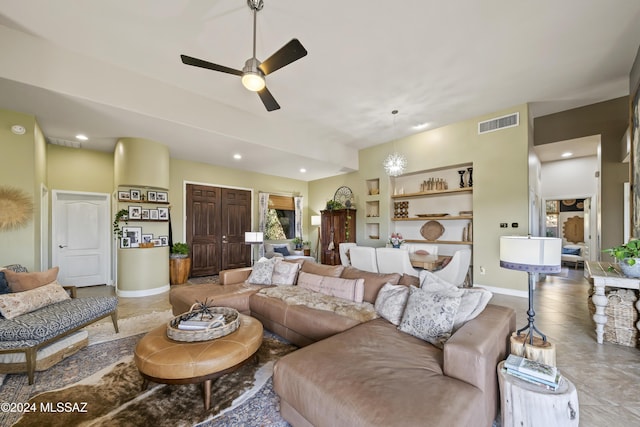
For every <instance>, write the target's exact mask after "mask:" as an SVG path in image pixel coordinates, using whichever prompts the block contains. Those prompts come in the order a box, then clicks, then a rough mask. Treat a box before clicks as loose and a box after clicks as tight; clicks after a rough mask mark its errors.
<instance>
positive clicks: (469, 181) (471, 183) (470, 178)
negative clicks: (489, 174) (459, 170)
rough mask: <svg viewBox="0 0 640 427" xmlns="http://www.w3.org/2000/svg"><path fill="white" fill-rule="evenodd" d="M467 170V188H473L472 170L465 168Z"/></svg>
mask: <svg viewBox="0 0 640 427" xmlns="http://www.w3.org/2000/svg"><path fill="white" fill-rule="evenodd" d="M467 170H468V171H469V180H468V186H469V187H473V168H467Z"/></svg>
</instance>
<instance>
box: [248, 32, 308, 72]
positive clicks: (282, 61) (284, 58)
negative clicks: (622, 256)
mask: <svg viewBox="0 0 640 427" xmlns="http://www.w3.org/2000/svg"><path fill="white" fill-rule="evenodd" d="M306 55H307V50H306V49H305V48H304V46H302V43H300V41H298V39H292V40H291V41H290V42H289V43H287V44H285V45H284V46H282V47H281V48H280V50H278V51H277V52H276V53H274V54H273V55H271V56H270V57H269V58H267V59H266V60H265V61H264V62H263V63H262V64H260V66H259V67H258V68H260V70H262V72H263V73H264V75H265V76H266V75H267V74H271V73H273V72H274V71H277V70H279V69H280V68H282V67H284V66H285V65H289V64H291V63H292V62H294V61H297V60H298V59H300V58H302V57H304V56H306Z"/></svg>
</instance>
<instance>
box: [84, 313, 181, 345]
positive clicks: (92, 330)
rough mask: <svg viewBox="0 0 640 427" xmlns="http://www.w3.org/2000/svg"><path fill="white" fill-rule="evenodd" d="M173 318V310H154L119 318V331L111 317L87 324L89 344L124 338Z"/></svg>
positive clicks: (148, 329)
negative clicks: (114, 326)
mask: <svg viewBox="0 0 640 427" xmlns="http://www.w3.org/2000/svg"><path fill="white" fill-rule="evenodd" d="M172 318H173V313H172V312H171V310H166V311H154V312H152V313H147V314H141V315H139V316H135V317H128V318H125V319H118V331H119V332H118V333H117V334H116V331H115V329H114V328H113V322H112V321H111V317H107V318H106V319H103V320H101V321H100V322H97V323H94V324H92V325H89V326H87V327H86V328H85V329H86V331H87V332H88V334H89V337H88V338H89V345H94V344H99V343H102V342H107V341H111V340H115V339H122V338H126V337H130V336H133V335H138V334H141V333H143V332H149V331H150V330H151V329H153V328H155V327H157V326H158V325H161V324H163V323H166V322H168V321H169V320H171V319H172Z"/></svg>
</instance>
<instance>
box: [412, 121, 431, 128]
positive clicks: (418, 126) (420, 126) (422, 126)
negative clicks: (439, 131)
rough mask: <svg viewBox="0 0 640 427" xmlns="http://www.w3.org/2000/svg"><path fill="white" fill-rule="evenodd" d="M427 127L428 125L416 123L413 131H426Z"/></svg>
mask: <svg viewBox="0 0 640 427" xmlns="http://www.w3.org/2000/svg"><path fill="white" fill-rule="evenodd" d="M428 127H429V123H426V122H425V123H418V124H417V125H414V126H413V128H414V129H415V130H422V129H426V128H428Z"/></svg>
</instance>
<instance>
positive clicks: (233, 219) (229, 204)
mask: <svg viewBox="0 0 640 427" xmlns="http://www.w3.org/2000/svg"><path fill="white" fill-rule="evenodd" d="M221 213H222V262H221V265H222V270H227V269H230V268H239V267H246V266H247V265H249V263H250V260H251V246H250V245H247V244H246V243H244V233H245V231H250V230H251V192H249V191H246V190H235V189H230V188H223V189H222V212H221Z"/></svg>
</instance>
